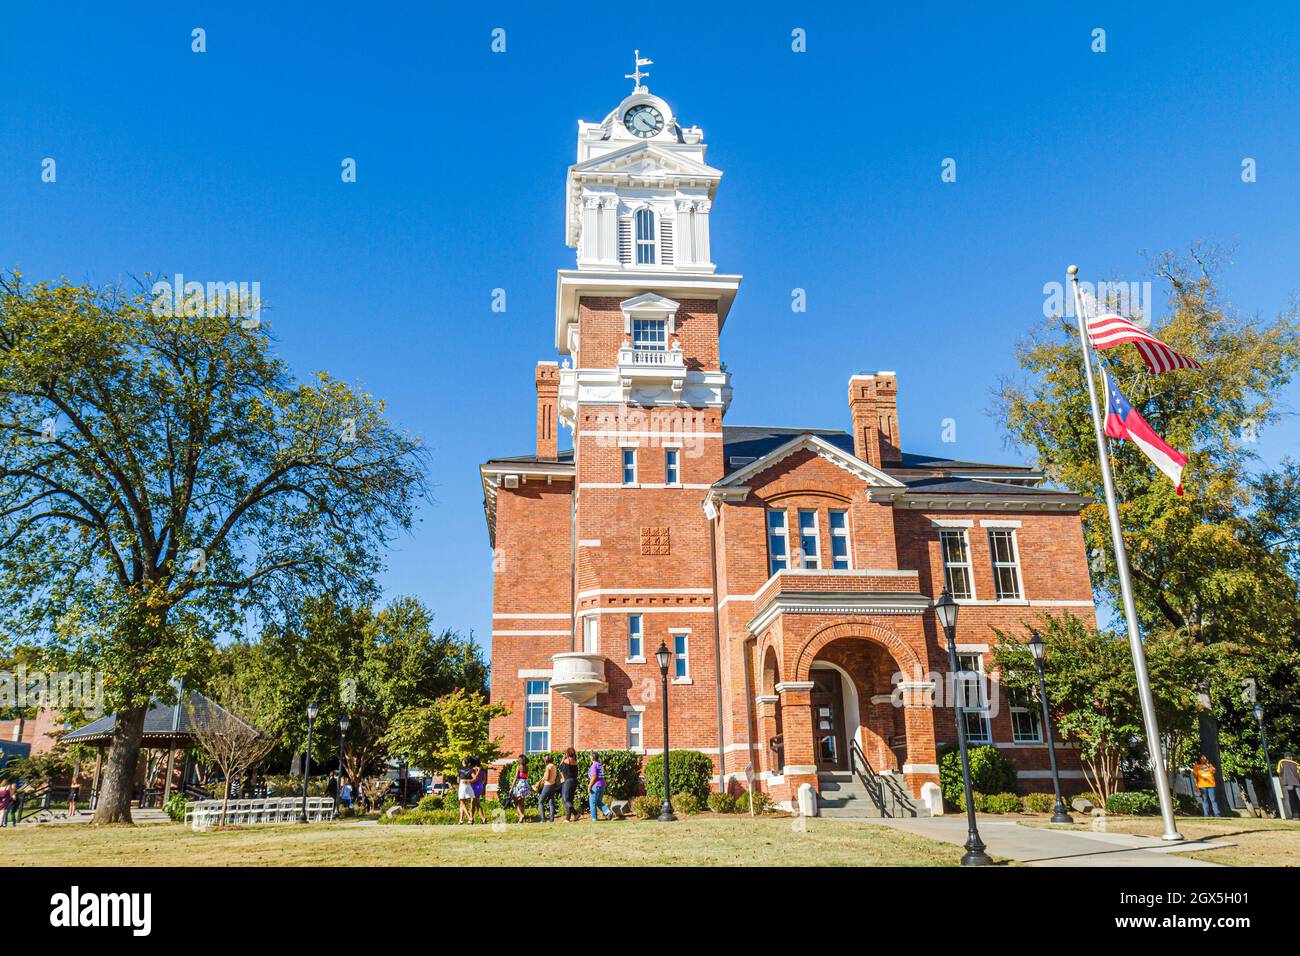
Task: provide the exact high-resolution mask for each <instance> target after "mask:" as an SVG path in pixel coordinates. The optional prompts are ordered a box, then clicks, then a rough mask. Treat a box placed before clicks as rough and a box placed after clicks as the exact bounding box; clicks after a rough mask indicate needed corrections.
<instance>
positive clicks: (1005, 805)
mask: <svg viewBox="0 0 1300 956" xmlns="http://www.w3.org/2000/svg"><path fill="white" fill-rule="evenodd" d="M984 812H985V813H1019V812H1020V796H1019V794H1015V793H990V794H989V795H988V796H986V797H985V798H984Z"/></svg>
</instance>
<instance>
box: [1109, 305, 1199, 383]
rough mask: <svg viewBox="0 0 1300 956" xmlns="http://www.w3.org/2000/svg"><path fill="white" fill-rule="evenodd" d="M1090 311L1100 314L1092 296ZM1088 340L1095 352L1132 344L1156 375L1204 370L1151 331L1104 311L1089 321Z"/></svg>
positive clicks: (1194, 360) (1120, 316)
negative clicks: (1191, 369) (1185, 369)
mask: <svg viewBox="0 0 1300 956" xmlns="http://www.w3.org/2000/svg"><path fill="white" fill-rule="evenodd" d="M1085 301H1086V302H1087V303H1088V307H1089V308H1088V311H1089V312H1095V311H1097V309H1096V307H1095V305H1094V303H1093V301H1092V297H1091V296H1086V297H1085ZM1088 339H1089V340H1090V341H1091V342H1092V347H1093V348H1095V349H1108V348H1111V347H1112V346H1115V345H1123V344H1124V343H1125V342H1132V343H1133V345H1134V347H1136V348H1137V350H1138V354H1139V355H1141V356H1142V361H1144V362H1146V363H1147V368H1148V369H1149V370H1150V372H1151V374H1152V375H1158V374H1160V373H1161V372H1168V371H1170V370H1172V369H1176V368H1200V367H1201V363H1200V362H1198V361H1196V359H1192V358H1188V357H1187V356H1186V355H1184V354H1183V353H1181V352H1175V351H1174V350H1173V349H1171V348H1170V347H1169V346H1167V345H1165V343H1164V342H1161V341H1160V340H1159V339H1158V338H1156V337H1155V336H1154V335H1152V334H1151V333H1150V332H1144V331H1143V330H1142V329H1141V328H1140V327H1139V326H1138V325H1136V324H1135V323H1133V322H1131V321H1129V320H1128V319H1126V318H1124V317H1123V316H1122V315H1116V314H1115V313H1114V312H1102V314H1101V315H1098V316H1097V317H1095V318H1091V319H1089V320H1088Z"/></svg>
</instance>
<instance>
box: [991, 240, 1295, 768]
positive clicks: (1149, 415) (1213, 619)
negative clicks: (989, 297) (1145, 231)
mask: <svg viewBox="0 0 1300 956" xmlns="http://www.w3.org/2000/svg"><path fill="white" fill-rule="evenodd" d="M1221 263H1222V257H1221V255H1220V254H1218V253H1217V252H1215V251H1213V250H1206V249H1202V248H1200V247H1196V248H1193V249H1192V250H1191V252H1190V254H1189V255H1187V256H1183V257H1179V256H1176V255H1174V254H1171V253H1165V254H1164V255H1163V256H1161V257H1159V258H1158V259H1157V260H1156V261H1155V263H1154V274H1155V277H1156V278H1157V279H1158V280H1159V281H1160V282H1162V283H1163V284H1164V286H1165V288H1166V289H1167V292H1168V302H1169V318H1168V320H1167V321H1166V322H1165V324H1164V325H1163V326H1161V327H1160V328H1159V329H1157V330H1156V333H1157V334H1158V335H1159V337H1160V338H1161V339H1162V340H1163V341H1165V342H1168V343H1169V344H1170V345H1171V346H1172V347H1174V348H1176V349H1178V350H1179V351H1181V352H1184V353H1186V354H1188V355H1191V356H1193V357H1194V358H1196V359H1197V360H1198V361H1200V362H1201V364H1202V366H1203V367H1202V368H1201V369H1200V370H1198V371H1182V372H1175V373H1168V374H1163V375H1150V374H1148V373H1147V371H1146V367H1145V366H1144V365H1143V364H1142V362H1141V360H1140V358H1139V356H1138V354H1137V352H1136V350H1135V349H1133V348H1131V347H1120V348H1115V349H1109V350H1106V351H1105V352H1104V353H1102V356H1103V358H1102V360H1103V362H1104V364H1105V365H1106V368H1107V370H1108V372H1109V374H1110V375H1111V377H1112V378H1113V379H1114V380H1115V381H1116V383H1117V384H1118V385H1119V387H1120V388H1121V390H1122V391H1123V392H1124V394H1125V395H1126V396H1128V398H1129V400H1130V401H1132V402H1133V404H1134V406H1135V407H1136V408H1137V409H1138V410H1139V411H1140V412H1141V414H1142V416H1143V417H1144V418H1145V419H1146V420H1147V421H1148V422H1149V423H1150V424H1151V426H1152V427H1153V428H1154V429H1155V430H1156V432H1157V433H1159V434H1161V435H1163V436H1164V437H1165V439H1166V440H1167V441H1168V442H1169V443H1170V444H1171V445H1173V446H1174V447H1175V448H1178V449H1179V450H1180V451H1182V452H1183V453H1184V454H1186V455H1187V457H1188V459H1189V463H1188V466H1187V469H1186V471H1185V472H1184V475H1183V486H1184V490H1185V494H1184V495H1183V496H1178V495H1176V494H1175V490H1174V487H1173V486H1172V484H1171V483H1170V482H1169V480H1168V479H1167V478H1165V477H1164V475H1162V474H1161V473H1160V472H1159V471H1157V470H1156V469H1155V468H1154V467H1153V466H1152V465H1151V463H1150V462H1149V461H1148V460H1147V459H1146V457H1145V456H1144V455H1143V454H1142V452H1141V451H1140V450H1139V449H1138V448H1136V447H1135V446H1134V445H1133V444H1132V443H1131V442H1111V444H1110V451H1111V456H1112V459H1111V460H1112V466H1113V469H1114V473H1115V485H1116V490H1117V493H1118V496H1119V499H1120V505H1119V510H1120V522H1121V525H1122V529H1123V535H1124V542H1125V547H1126V549H1127V551H1128V556H1129V563H1130V566H1131V569H1132V572H1133V584H1134V598H1135V601H1136V604H1137V611H1138V617H1139V620H1140V624H1141V627H1142V629H1143V632H1144V634H1146V635H1147V636H1148V637H1150V636H1152V635H1154V634H1159V633H1163V632H1171V633H1173V634H1177V635H1181V636H1185V637H1191V638H1194V639H1196V640H1198V641H1200V642H1202V643H1203V644H1207V645H1209V644H1217V643H1220V642H1228V643H1231V644H1232V645H1234V646H1239V647H1243V648H1247V649H1250V648H1255V649H1256V650H1257V651H1258V653H1260V654H1261V655H1263V656H1264V657H1267V656H1269V655H1271V654H1273V653H1274V651H1275V650H1276V649H1277V648H1279V647H1285V646H1292V647H1294V646H1295V642H1296V635H1297V633H1298V628H1300V599H1298V595H1297V580H1296V578H1295V577H1294V576H1292V575H1290V574H1288V573H1287V571H1288V565H1289V567H1290V569H1291V570H1295V569H1296V568H1297V567H1298V566H1300V561H1298V560H1297V555H1298V554H1300V541H1298V540H1297V539H1298V538H1300V535H1297V528H1300V521H1298V520H1297V518H1298V516H1300V510H1298V509H1300V504H1297V503H1296V502H1295V501H1294V498H1293V496H1294V493H1295V491H1296V490H1297V487H1298V486H1300V477H1298V476H1297V474H1296V471H1295V466H1294V464H1292V463H1285V464H1284V465H1283V467H1282V468H1281V469H1279V470H1278V471H1277V472H1274V473H1266V474H1263V475H1260V476H1257V477H1255V478H1252V477H1251V476H1250V472H1251V469H1252V468H1255V467H1257V466H1258V457H1257V455H1256V453H1255V451H1254V440H1255V439H1256V438H1257V436H1258V435H1259V433H1260V432H1261V431H1263V430H1264V429H1266V428H1267V427H1268V426H1269V425H1270V424H1272V423H1273V422H1275V421H1276V420H1277V418H1278V416H1279V415H1280V414H1281V411H1280V409H1279V395H1280V392H1281V390H1282V389H1283V388H1284V387H1285V386H1286V385H1287V384H1288V383H1289V382H1290V380H1291V378H1292V376H1293V375H1294V373H1295V371H1296V368H1297V363H1300V325H1298V324H1297V321H1296V312H1295V310H1294V309H1291V310H1289V311H1287V312H1284V313H1282V314H1280V315H1278V316H1277V317H1276V318H1274V319H1272V320H1262V319H1260V318H1259V317H1257V316H1241V315H1239V314H1237V312H1236V311H1235V310H1233V309H1232V307H1231V306H1230V305H1229V304H1227V303H1226V302H1225V301H1224V300H1223V297H1222V295H1221V294H1220V292H1219V290H1218V288H1217V285H1216V281H1217V275H1218V273H1219V271H1220V268H1221ZM1017 358H1018V360H1019V364H1020V366H1021V369H1022V370H1023V371H1024V372H1025V373H1026V375H1025V376H1024V377H1023V378H1022V379H1020V380H1008V381H1006V382H1004V383H1003V384H1002V386H1001V388H1000V389H999V396H998V397H999V401H998V407H999V408H1000V409H1003V410H1004V411H1003V412H1002V413H1001V417H1002V420H1003V425H1004V427H1005V429H1006V432H1007V435H1008V436H1009V438H1010V440H1011V441H1012V442H1013V443H1015V444H1017V445H1019V446H1021V447H1024V448H1026V449H1029V450H1031V451H1032V452H1033V453H1034V455H1035V457H1036V458H1037V463H1038V466H1039V467H1040V468H1042V469H1043V471H1044V473H1045V474H1046V475H1047V476H1048V478H1049V479H1050V480H1052V481H1053V482H1054V483H1056V484H1058V485H1060V486H1063V487H1065V488H1068V489H1069V490H1071V491H1074V492H1077V493H1079V494H1082V495H1087V496H1089V497H1091V498H1092V499H1093V500H1094V502H1095V503H1094V504H1092V505H1089V506H1088V507H1087V508H1085V509H1084V511H1083V522H1084V535H1085V539H1086V542H1087V546H1088V550H1089V554H1090V556H1091V559H1092V560H1091V563H1092V568H1093V583H1094V587H1095V588H1096V589H1097V591H1098V597H1099V602H1100V603H1101V604H1102V605H1103V606H1108V607H1110V608H1112V609H1114V608H1118V607H1119V598H1118V596H1119V587H1118V579H1117V577H1116V571H1115V562H1114V555H1113V553H1112V549H1111V544H1110V531H1109V527H1108V524H1107V520H1106V512H1105V506H1104V498H1103V493H1102V487H1101V475H1100V471H1099V467H1098V463H1097V457H1096V448H1095V444H1094V439H1093V433H1092V422H1091V419H1090V414H1089V411H1088V399H1087V394H1088V393H1087V387H1086V384H1085V382H1084V378H1083V366H1082V363H1081V361H1080V354H1079V343H1078V338H1077V331H1076V326H1075V324H1074V322H1073V321H1072V320H1066V319H1054V320H1049V321H1048V322H1047V323H1046V324H1045V325H1044V326H1043V327H1042V328H1040V329H1038V330H1037V331H1036V332H1035V333H1034V334H1033V335H1031V336H1030V337H1029V338H1028V339H1027V340H1026V341H1024V342H1022V343H1020V344H1019V346H1018V348H1017ZM1216 660H1217V658H1212V659H1210V660H1207V661H1205V662H1204V664H1205V666H1206V667H1207V668H1210V667H1213V666H1214V665H1215V661H1216ZM1193 679H1194V680H1195V682H1196V683H1197V684H1199V685H1200V687H1199V689H1200V690H1201V691H1202V692H1209V691H1210V690H1211V687H1212V685H1213V684H1214V683H1215V682H1214V681H1212V680H1211V679H1210V673H1209V671H1208V669H1207V671H1206V672H1205V673H1203V674H1202V675H1200V677H1199V678H1193ZM1210 698H1211V701H1212V704H1213V706H1214V708H1215V709H1219V710H1221V709H1222V705H1223V702H1222V701H1220V700H1216V699H1215V695H1214V694H1213V693H1210ZM1159 703H1160V705H1161V706H1162V707H1164V706H1167V704H1166V703H1165V702H1159ZM1212 714H1213V712H1212V711H1205V712H1202V714H1201V715H1200V728H1199V733H1200V737H1201V747H1202V748H1204V749H1206V752H1207V753H1209V754H1210V756H1211V758H1212V759H1213V758H1215V757H1216V756H1217V753H1216V751H1217V747H1216V741H1217V729H1216V726H1215V721H1214V719H1213V715H1212ZM1080 719H1083V718H1082V717H1081V718H1080Z"/></svg>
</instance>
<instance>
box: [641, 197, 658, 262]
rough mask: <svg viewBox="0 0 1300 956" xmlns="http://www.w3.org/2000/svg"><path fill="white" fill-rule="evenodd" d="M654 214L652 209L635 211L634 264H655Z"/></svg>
mask: <svg viewBox="0 0 1300 956" xmlns="http://www.w3.org/2000/svg"><path fill="white" fill-rule="evenodd" d="M655 236H656V233H655V214H654V210H652V209H644V208H642V209H638V210H637V211H636V264H637V265H639V266H652V265H654V264H655Z"/></svg>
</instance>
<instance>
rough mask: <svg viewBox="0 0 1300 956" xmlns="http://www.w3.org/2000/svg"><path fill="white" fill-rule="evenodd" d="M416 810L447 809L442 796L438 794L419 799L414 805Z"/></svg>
mask: <svg viewBox="0 0 1300 956" xmlns="http://www.w3.org/2000/svg"><path fill="white" fill-rule="evenodd" d="M415 809H416V810H420V811H427V810H447V809H449V808H448V806H447V803H446V801H445V800H444V799H443V795H442V794H440V793H429V794H426V795H424V796H423V797H421V798H420V802H419V803H417V804H416V805H415Z"/></svg>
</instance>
